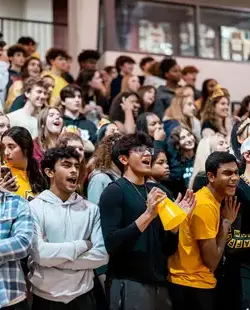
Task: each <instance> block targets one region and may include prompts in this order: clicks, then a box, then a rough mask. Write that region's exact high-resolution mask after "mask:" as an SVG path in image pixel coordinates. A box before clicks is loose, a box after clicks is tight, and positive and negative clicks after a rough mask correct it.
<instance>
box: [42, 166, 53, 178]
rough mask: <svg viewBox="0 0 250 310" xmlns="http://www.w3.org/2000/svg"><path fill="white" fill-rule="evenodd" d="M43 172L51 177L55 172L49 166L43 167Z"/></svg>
mask: <svg viewBox="0 0 250 310" xmlns="http://www.w3.org/2000/svg"><path fill="white" fill-rule="evenodd" d="M44 173H45V174H46V175H47V177H48V178H50V179H51V178H53V177H54V175H55V172H54V171H53V170H51V169H50V168H45V170H44Z"/></svg>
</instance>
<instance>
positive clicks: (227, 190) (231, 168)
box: [207, 162, 239, 197]
mask: <svg viewBox="0 0 250 310" xmlns="http://www.w3.org/2000/svg"><path fill="white" fill-rule="evenodd" d="M207 176H208V179H209V182H210V183H211V185H212V186H213V188H215V189H216V191H217V193H219V194H220V196H221V197H225V196H234V195H235V191H236V187H237V184H238V182H239V169H238V166H237V164H236V163H235V162H231V163H226V164H221V165H220V167H219V168H218V170H217V173H216V175H213V174H212V173H211V172H208V174H207Z"/></svg>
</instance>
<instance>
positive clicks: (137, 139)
mask: <svg viewBox="0 0 250 310" xmlns="http://www.w3.org/2000/svg"><path fill="white" fill-rule="evenodd" d="M142 145H145V146H147V147H151V148H153V147H154V144H153V141H152V139H151V138H150V136H149V135H147V134H146V133H144V132H142V131H138V132H136V133H133V134H127V135H124V136H122V137H121V138H120V139H118V140H117V141H115V143H114V146H113V149H112V155H111V157H112V160H113V162H114V163H115V164H116V166H117V167H118V168H119V170H120V171H121V172H122V173H123V172H124V166H123V164H122V163H121V162H120V160H119V156H121V155H125V156H129V152H130V151H131V150H132V148H134V147H137V146H142Z"/></svg>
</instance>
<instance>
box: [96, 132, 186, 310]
mask: <svg viewBox="0 0 250 310" xmlns="http://www.w3.org/2000/svg"><path fill="white" fill-rule="evenodd" d="M152 152H153V144H152V141H151V139H150V137H149V136H147V135H146V134H144V133H142V132H138V133H136V134H129V135H125V136H123V137H122V138H121V139H119V140H118V141H116V142H115V144H114V148H113V152H112V157H113V161H114V162H115V163H116V165H117V166H118V167H119V169H120V170H121V172H122V173H123V177H122V178H120V179H119V180H118V181H116V182H113V183H111V184H110V185H109V186H108V187H107V188H106V189H105V190H104V192H103V194H102V196H101V199H100V203H99V206H100V213H101V223H102V229H103V235H104V241H105V245H106V249H107V251H108V253H109V255H110V263H109V265H108V271H107V281H106V283H107V294H108V298H109V299H110V307H111V310H118V309H120V307H121V305H122V307H123V308H124V309H138V310H140V309H141V310H155V309H157V310H161V309H162V310H163V309H164V310H170V309H172V305H171V301H170V298H169V294H168V290H167V286H166V284H167V283H166V277H167V260H166V258H167V256H169V255H171V254H173V253H174V252H175V250H176V248H177V244H178V227H177V228H176V229H175V230H173V231H164V229H163V226H162V224H161V221H160V219H159V217H158V211H157V205H158V204H159V203H160V202H161V201H162V200H164V199H165V198H166V194H165V193H164V192H163V191H162V190H161V189H159V188H157V187H154V188H152V190H151V191H150V190H149V189H148V188H147V186H146V180H145V176H147V175H148V174H149V173H150V170H151V165H150V164H151V155H152ZM189 202H190V206H191V204H192V199H190V201H189Z"/></svg>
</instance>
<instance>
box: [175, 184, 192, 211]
mask: <svg viewBox="0 0 250 310" xmlns="http://www.w3.org/2000/svg"><path fill="white" fill-rule="evenodd" d="M175 203H176V204H177V205H178V206H179V207H180V208H181V209H182V210H184V211H185V212H186V213H187V214H188V215H189V214H191V213H192V211H193V209H194V207H195V206H196V200H195V195H194V193H193V191H192V190H191V189H188V190H187V191H186V193H185V196H184V197H183V198H182V195H181V193H179V195H178V197H177V199H176V200H175Z"/></svg>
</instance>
